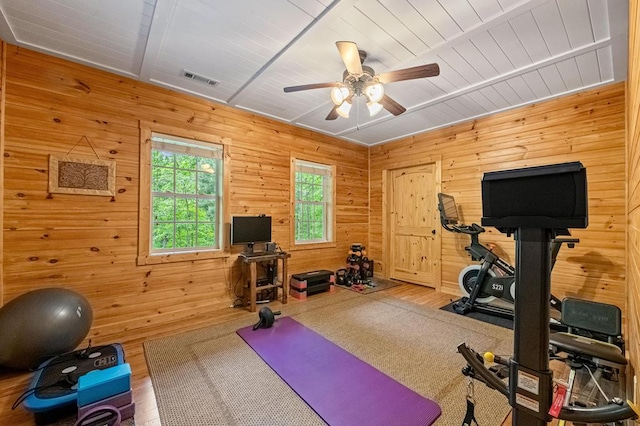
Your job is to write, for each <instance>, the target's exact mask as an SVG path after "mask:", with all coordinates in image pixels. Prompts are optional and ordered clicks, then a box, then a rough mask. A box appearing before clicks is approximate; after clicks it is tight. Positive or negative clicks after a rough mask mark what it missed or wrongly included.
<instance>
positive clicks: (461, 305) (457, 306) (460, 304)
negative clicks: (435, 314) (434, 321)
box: [452, 297, 472, 315]
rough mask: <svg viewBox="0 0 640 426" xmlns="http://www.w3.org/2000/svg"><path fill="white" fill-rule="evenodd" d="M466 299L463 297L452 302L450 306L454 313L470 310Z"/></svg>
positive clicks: (465, 312) (464, 313) (464, 312)
mask: <svg viewBox="0 0 640 426" xmlns="http://www.w3.org/2000/svg"><path fill="white" fill-rule="evenodd" d="M467 300H468V299H467V298H466V297H463V298H462V299H460V300H458V301H457V302H455V303H454V304H453V306H452V308H453V310H454V312H455V313H456V314H460V315H466V314H468V313H469V312H471V308H472V306H471V305H469V304H468V303H467Z"/></svg>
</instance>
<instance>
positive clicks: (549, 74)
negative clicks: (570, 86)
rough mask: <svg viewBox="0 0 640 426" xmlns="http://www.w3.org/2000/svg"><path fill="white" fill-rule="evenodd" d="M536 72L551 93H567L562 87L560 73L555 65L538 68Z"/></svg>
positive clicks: (563, 86) (562, 82)
mask: <svg viewBox="0 0 640 426" xmlns="http://www.w3.org/2000/svg"><path fill="white" fill-rule="evenodd" d="M538 72H539V73H540V75H541V76H542V79H543V80H544V82H545V84H546V85H547V87H548V88H549V90H550V91H551V93H564V92H566V91H567V87H566V86H565V85H564V81H563V80H562V76H561V75H560V71H558V67H556V65H555V64H551V65H549V66H547V67H543V68H540V69H539V70H538Z"/></svg>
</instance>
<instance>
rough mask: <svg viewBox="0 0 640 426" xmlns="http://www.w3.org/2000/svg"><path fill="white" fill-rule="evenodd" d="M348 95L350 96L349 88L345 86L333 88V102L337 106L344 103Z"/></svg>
mask: <svg viewBox="0 0 640 426" xmlns="http://www.w3.org/2000/svg"><path fill="white" fill-rule="evenodd" d="M347 96H349V88H347V87H345V86H335V87H334V88H333V89H331V102H333V103H334V104H335V105H336V106H340V105H342V103H343V102H344V101H345V99H347Z"/></svg>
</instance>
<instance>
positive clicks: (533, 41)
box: [0, 0, 628, 145]
mask: <svg viewBox="0 0 640 426" xmlns="http://www.w3.org/2000/svg"><path fill="white" fill-rule="evenodd" d="M0 12H1V14H0V16H1V18H2V19H0V38H2V39H4V40H5V41H7V42H9V43H12V44H16V45H18V46H24V47H27V48H30V49H34V50H38V51H41V52H45V53H48V54H51V55H55V56H60V57H63V58H67V59H69V60H72V61H76V62H80V63H83V64H87V65H89V66H92V67H96V68H100V69H104V70H108V71H111V72H114V73H117V74H120V75H124V76H128V77H131V78H134V79H138V80H140V81H145V82H149V83H152V84H155V85H158V86H163V87H167V88H171V89H174V90H177V91H181V92H186V93H191V94H193V95H196V96H199V97H202V98H206V99H210V100H214V101H216V102H221V103H224V104H228V105H230V106H234V107H237V108H241V109H244V110H247V111H252V112H255V113H257V114H261V115H265V116H269V117H272V118H274V119H277V120H281V121H284V122H287V123H291V124H293V125H296V126H301V127H305V128H310V129H313V130H316V131H319V132H322V133H326V134H329V135H333V136H336V137H339V138H343V139H346V140H349V141H352V142H357V143H360V144H364V145H375V144H379V143H384V142H387V141H390V140H394V139H398V138H401V137H404V136H408V135H411V134H416V133H421V132H424V131H426V130H430V129H435V128H439V127H443V126H447V125H451V124H453V123H456V122H460V121H465V120H469V119H471V118H473V117H479V116H482V115H486V114H491V113H494V112H497V111H502V110H506V109H509V108H513V107H516V106H521V105H525V104H529V103H533V102H536V101H539V100H542V99H549V98H553V97H557V96H562V95H565V94H568V93H572V92H576V91H580V90H583V89H586V88H592V87H596V86H599V85H603V84H609V83H611V82H615V81H621V80H625V79H626V70H627V26H628V24H627V16H628V4H627V1H626V0H342V1H340V0H333V1H332V0H268V1H265V0H234V1H227V0H109V1H97V0H93V1H87V0H47V1H40V0H0ZM338 40H349V41H354V42H356V43H357V44H358V47H359V48H360V49H362V50H365V51H366V52H367V54H368V57H367V59H366V61H365V65H368V66H370V67H372V68H373V69H374V70H375V71H376V72H377V73H380V72H386V71H390V70H397V69H402V68H408V67H412V66H417V65H422V64H428V63H432V62H436V63H438V64H439V65H440V75H439V76H437V77H432V78H425V79H418V80H411V81H401V82H394V83H389V84H386V85H385V92H386V93H387V95H389V96H390V97H392V98H393V99H394V100H396V101H397V102H398V103H400V104H402V105H403V106H404V107H405V108H407V112H405V113H404V114H402V115H399V116H397V117H394V116H393V115H391V114H390V113H388V112H387V111H384V110H383V111H382V112H381V113H379V114H378V115H376V116H374V117H369V114H368V111H367V108H366V106H365V105H364V102H363V98H362V97H357V98H355V99H356V100H355V102H354V106H355V107H354V108H353V109H352V111H351V114H350V117H349V118H346V119H345V118H342V117H339V118H338V119H336V120H333V121H327V120H325V117H326V116H327V114H328V112H329V111H330V110H331V108H332V106H333V104H332V103H331V101H330V98H329V91H330V89H328V88H323V89H315V90H308V91H301V92H294V93H284V92H283V90H282V89H283V88H284V87H285V86H294V85H301V84H309V83H321V82H332V81H341V80H342V73H343V71H344V68H345V67H344V64H343V62H342V61H341V59H340V56H339V54H338V51H337V49H336V46H335V41H338ZM184 71H188V72H190V73H194V74H196V75H199V76H202V77H205V78H206V79H209V80H211V81H213V82H215V83H216V84H215V85H211V84H207V83H205V82H202V81H196V80H193V79H190V78H187V77H185V76H183V74H184Z"/></svg>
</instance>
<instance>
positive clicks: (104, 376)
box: [78, 363, 131, 407]
mask: <svg viewBox="0 0 640 426" xmlns="http://www.w3.org/2000/svg"><path fill="white" fill-rule="evenodd" d="M130 389H131V366H130V365H129V364H126V363H125V364H120V365H116V366H113V367H109V368H106V369H104V370H94V371H90V372H88V373H87V374H85V375H84V376H81V377H80V380H79V381H78V407H83V406H85V405H88V404H91V403H94V402H96V401H100V400H103V399H106V398H110V397H112V396H114V395H117V394H119V393H124V392H127V391H129V390H130Z"/></svg>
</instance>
